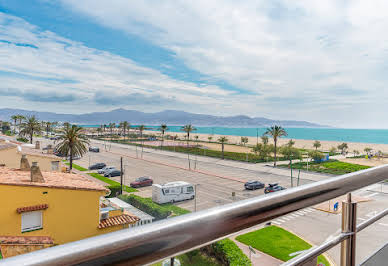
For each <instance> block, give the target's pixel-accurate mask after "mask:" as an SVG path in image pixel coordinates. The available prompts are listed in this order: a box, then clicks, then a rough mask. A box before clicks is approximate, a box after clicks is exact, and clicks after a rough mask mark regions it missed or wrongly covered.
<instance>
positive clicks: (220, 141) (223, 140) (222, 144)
mask: <svg viewBox="0 0 388 266" xmlns="http://www.w3.org/2000/svg"><path fill="white" fill-rule="evenodd" d="M218 142H219V143H221V147H222V159H224V145H225V143H226V142H228V139H227V138H226V137H220V138H219V139H218Z"/></svg>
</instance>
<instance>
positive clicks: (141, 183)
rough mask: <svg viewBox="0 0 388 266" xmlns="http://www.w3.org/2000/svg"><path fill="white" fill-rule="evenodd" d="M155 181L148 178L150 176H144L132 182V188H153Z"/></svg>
mask: <svg viewBox="0 0 388 266" xmlns="http://www.w3.org/2000/svg"><path fill="white" fill-rule="evenodd" d="M153 182H154V181H153V180H152V179H151V178H150V177H148V176H142V177H139V178H136V180H135V181H133V182H131V184H130V185H131V187H146V186H152V183H153Z"/></svg>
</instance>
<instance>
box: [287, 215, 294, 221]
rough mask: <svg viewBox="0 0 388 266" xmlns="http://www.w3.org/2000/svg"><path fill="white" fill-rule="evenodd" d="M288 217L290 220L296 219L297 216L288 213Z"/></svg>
mask: <svg viewBox="0 0 388 266" xmlns="http://www.w3.org/2000/svg"><path fill="white" fill-rule="evenodd" d="M287 218H288V219H290V220H292V219H295V217H292V216H291V215H288V216H287Z"/></svg>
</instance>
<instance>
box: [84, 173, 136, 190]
mask: <svg viewBox="0 0 388 266" xmlns="http://www.w3.org/2000/svg"><path fill="white" fill-rule="evenodd" d="M88 175H90V176H92V177H94V178H97V179H98V180H101V181H103V182H105V183H107V184H109V185H111V186H114V185H118V186H120V183H119V182H116V181H114V180H112V179H109V178H107V177H105V176H102V175H100V174H97V173H88ZM123 190H124V191H126V192H128V193H131V192H137V191H138V190H137V189H135V188H132V187H128V186H125V185H124V186H123Z"/></svg>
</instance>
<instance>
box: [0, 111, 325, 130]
mask: <svg viewBox="0 0 388 266" xmlns="http://www.w3.org/2000/svg"><path fill="white" fill-rule="evenodd" d="M15 114H20V115H24V116H31V115H35V116H36V117H37V119H39V120H43V121H58V122H70V123H77V124H88V125H92V124H93V125H94V124H109V123H111V122H114V123H118V122H121V121H128V122H129V123H131V124H133V125H137V124H146V125H160V124H162V123H165V124H167V125H185V124H193V125H195V126H226V127H267V126H271V125H275V124H276V125H280V126H283V127H327V126H323V125H319V124H315V123H310V122H306V121H296V120H271V119H267V118H264V117H249V116H245V115H237V116H214V115H203V114H194V113H188V112H184V111H176V110H165V111H162V112H157V113H144V112H140V111H135V110H126V109H115V110H112V111H108V112H93V113H86V114H57V113H52V112H37V111H28V110H21V109H10V108H4V109H0V120H3V121H10V120H11V116H12V115H15Z"/></svg>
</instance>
